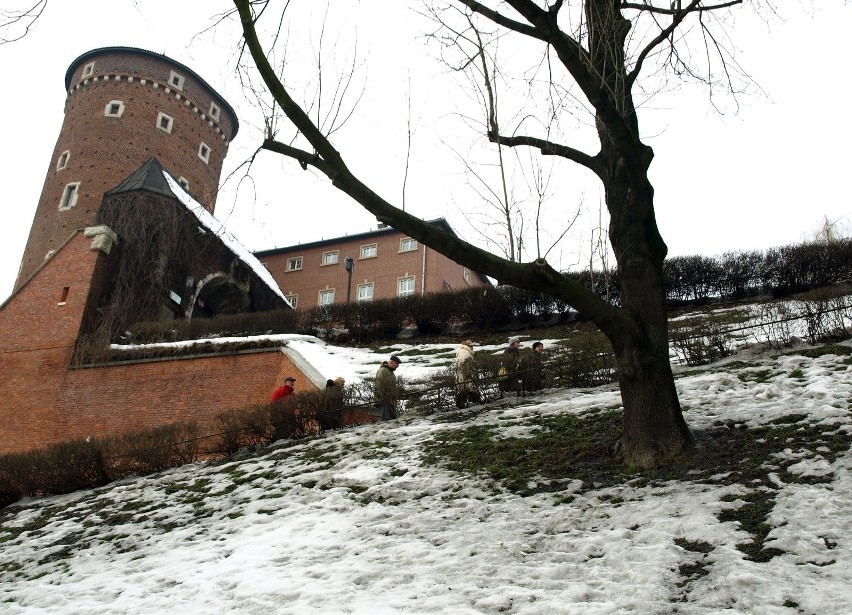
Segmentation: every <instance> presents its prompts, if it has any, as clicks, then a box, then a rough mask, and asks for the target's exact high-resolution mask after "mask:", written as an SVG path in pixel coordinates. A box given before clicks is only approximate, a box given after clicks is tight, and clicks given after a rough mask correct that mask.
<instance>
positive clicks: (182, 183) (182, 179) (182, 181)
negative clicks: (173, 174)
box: [178, 175, 189, 193]
mask: <svg viewBox="0 0 852 615" xmlns="http://www.w3.org/2000/svg"><path fill="white" fill-rule="evenodd" d="M178 183H179V184H180V187H181V188H183V189H184V191H185V192H187V193H188V192H189V180H188V179H187V178H185V177H184V176H183V175H181V176H180V177H178Z"/></svg>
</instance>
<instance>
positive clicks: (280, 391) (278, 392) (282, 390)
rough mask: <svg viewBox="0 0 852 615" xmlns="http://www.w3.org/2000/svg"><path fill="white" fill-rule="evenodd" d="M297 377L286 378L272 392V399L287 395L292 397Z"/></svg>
mask: <svg viewBox="0 0 852 615" xmlns="http://www.w3.org/2000/svg"><path fill="white" fill-rule="evenodd" d="M295 385H296V379H295V378H293V376H287V377H286V378H284V384H282V385H281V386H280V387H278V388H277V389H275V391H274V392H273V393H272V400H271V401H279V400H282V399H284V398H285V397H290V396H291V395H292V394H293V391H294V390H295Z"/></svg>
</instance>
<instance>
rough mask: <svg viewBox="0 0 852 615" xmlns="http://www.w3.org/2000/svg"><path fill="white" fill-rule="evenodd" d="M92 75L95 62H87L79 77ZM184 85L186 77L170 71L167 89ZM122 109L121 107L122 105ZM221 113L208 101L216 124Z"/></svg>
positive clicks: (209, 113) (210, 113)
mask: <svg viewBox="0 0 852 615" xmlns="http://www.w3.org/2000/svg"><path fill="white" fill-rule="evenodd" d="M94 74H95V62H89V63H88V64H86V65H85V66H84V67H83V73H82V75H81V76H82V78H83V79H88V78H89V77H91V76H92V75H94ZM129 80H130V81H133V77H129ZM141 81H142V83H145V81H146V80H145V79H142V80H141ZM185 83H186V77H184V76H183V75H181V74H180V73H178V72H175V71H171V73H170V74H169V81H168V84H169V87H171V88H174V89H175V90H180V91H183V86H184V84H185ZM154 87H155V88H156V87H157V84H156V83H155V84H154ZM116 102H119V101H112V102H111V103H110V104H109V105H107V109H109V108H110V106H111V105H112V104H113V103H116ZM122 107H123V105H122ZM221 113H222V109H221V108H220V107H219V105H217V104H216V103H215V102H213V101H210V109H209V110H208V115H209V116H210V117H212V118H213V119H214V120H216V121H217V122H218V121H219V116H220V115H221Z"/></svg>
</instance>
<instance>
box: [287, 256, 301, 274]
mask: <svg viewBox="0 0 852 615" xmlns="http://www.w3.org/2000/svg"><path fill="white" fill-rule="evenodd" d="M301 268H302V257H301V256H296V257H294V258H288V259H287V271H298V270H299V269H301Z"/></svg>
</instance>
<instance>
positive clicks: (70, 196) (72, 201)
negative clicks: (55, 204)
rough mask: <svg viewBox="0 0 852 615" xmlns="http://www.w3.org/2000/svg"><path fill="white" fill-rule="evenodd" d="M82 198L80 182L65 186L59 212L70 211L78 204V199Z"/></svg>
mask: <svg viewBox="0 0 852 615" xmlns="http://www.w3.org/2000/svg"><path fill="white" fill-rule="evenodd" d="M79 196H80V182H70V183H68V184H65V189H64V190H63V191H62V198H60V199H59V211H68V210H69V209H71V208H72V207H74V206H75V205H76V204H77V198H78V197H79Z"/></svg>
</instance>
